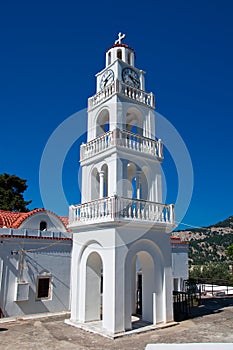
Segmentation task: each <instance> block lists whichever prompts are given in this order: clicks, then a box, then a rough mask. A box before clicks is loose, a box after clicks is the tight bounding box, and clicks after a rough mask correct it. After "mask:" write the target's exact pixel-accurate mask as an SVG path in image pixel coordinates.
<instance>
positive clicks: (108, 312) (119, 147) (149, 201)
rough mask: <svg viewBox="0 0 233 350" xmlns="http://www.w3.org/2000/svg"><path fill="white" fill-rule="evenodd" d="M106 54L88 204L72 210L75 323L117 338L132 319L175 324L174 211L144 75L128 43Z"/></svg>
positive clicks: (91, 128)
mask: <svg viewBox="0 0 233 350" xmlns="http://www.w3.org/2000/svg"><path fill="white" fill-rule="evenodd" d="M124 38H125V35H124V34H121V33H119V34H118V40H116V41H115V44H114V45H113V46H112V47H110V49H108V50H107V52H106V64H105V68H104V69H103V70H102V71H101V72H99V73H97V74H96V94H95V95H94V96H92V97H90V98H89V99H88V130H87V131H88V132H87V143H86V144H83V145H82V146H81V149H80V164H81V167H82V201H81V202H82V203H81V204H79V205H72V206H71V207H70V214H69V220H70V225H69V227H70V228H71V230H72V231H73V253H72V275H71V276H72V277H71V284H72V293H71V295H72V300H71V319H70V323H73V324H80V323H85V324H86V325H87V326H88V323H89V322H90V321H99V323H100V325H101V329H103V331H104V332H107V333H108V334H111V335H114V334H116V333H119V332H124V331H126V330H128V329H131V328H132V322H131V315H132V314H135V313H140V314H141V318H142V319H143V320H145V321H149V322H151V323H152V324H156V323H161V322H162V323H167V322H170V321H172V320H173V305H172V273H171V244H170V235H169V232H171V230H172V229H173V228H174V226H175V224H174V206H173V205H167V204H162V182H161V181H162V176H161V162H162V160H163V151H162V142H161V140H160V139H157V138H156V137H155V113H154V109H155V99H154V95H153V94H152V93H147V92H146V91H145V79H144V76H145V72H144V71H143V70H140V69H138V68H136V67H135V52H134V50H133V49H132V48H130V47H129V46H128V45H126V44H124V43H122V40H123V39H124Z"/></svg>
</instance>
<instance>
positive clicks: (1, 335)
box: [0, 297, 233, 350]
mask: <svg viewBox="0 0 233 350" xmlns="http://www.w3.org/2000/svg"><path fill="white" fill-rule="evenodd" d="M192 316H193V317H192V318H191V319H189V320H186V321H182V322H180V323H179V324H178V325H176V326H173V327H170V328H165V329H159V330H152V331H148V332H146V333H139V334H133V335H128V336H124V337H122V338H117V339H115V340H111V339H108V338H105V337H102V336H100V335H95V334H92V333H89V332H86V331H83V330H82V329H78V328H75V327H71V326H68V325H66V324H65V323H64V319H65V318H67V315H63V316H56V317H46V318H37V319H30V320H29V319H28V320H18V321H16V322H9V323H6V322H4V323H1V322H0V349H4V350H8V349H15V350H17V349H25V350H26V349H30V350H31V349H33V350H37V349H40V350H42V349H67V350H69V349H76V350H86V349H88V350H92V349H93V350H94V349H95V350H101V349H105V350H108V349H110V350H111V349H117V350H120V349H122V350H134V349H135V350H142V349H145V347H146V345H147V344H148V343H208V342H213V343H221V342H222V343H233V298H232V297H224V298H217V297H215V298H212V297H207V298H204V299H202V305H201V306H199V307H196V308H194V309H193V311H192ZM232 349H233V344H232Z"/></svg>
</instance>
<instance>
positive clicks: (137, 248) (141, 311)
mask: <svg viewBox="0 0 233 350" xmlns="http://www.w3.org/2000/svg"><path fill="white" fill-rule="evenodd" d="M125 271H126V273H125V307H126V309H125V328H126V329H131V328H132V315H137V316H138V317H139V318H140V319H142V320H143V321H147V322H150V323H158V322H163V321H164V315H165V304H164V302H165V300H164V292H163V288H164V283H163V279H164V265H163V264H162V257H161V252H160V250H159V248H158V247H156V246H155V245H154V244H152V243H150V242H148V241H147V240H142V241H140V242H139V241H138V242H137V243H136V244H135V245H134V246H133V247H131V248H130V250H129V252H128V255H127V258H126V260H125Z"/></svg>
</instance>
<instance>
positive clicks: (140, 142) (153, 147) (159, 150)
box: [80, 129, 163, 160]
mask: <svg viewBox="0 0 233 350" xmlns="http://www.w3.org/2000/svg"><path fill="white" fill-rule="evenodd" d="M113 146H120V147H124V148H127V149H130V150H135V151H138V152H141V153H145V154H150V155H152V156H155V157H158V158H160V159H163V144H162V141H161V140H158V141H157V140H152V139H149V138H147V137H143V136H140V135H137V134H134V133H131V132H129V131H125V130H120V129H115V130H113V131H109V132H107V133H105V134H103V135H101V136H98V137H97V138H95V139H94V140H91V141H89V142H87V143H86V144H82V145H81V147H80V160H84V159H87V158H89V157H91V156H94V155H96V154H98V153H100V152H103V151H104V150H107V149H109V148H111V147H113Z"/></svg>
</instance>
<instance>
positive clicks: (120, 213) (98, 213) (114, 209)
mask: <svg viewBox="0 0 233 350" xmlns="http://www.w3.org/2000/svg"><path fill="white" fill-rule="evenodd" d="M69 210H70V212H69V225H70V226H72V225H73V226H75V225H79V224H84V223H87V224H90V223H100V222H106V221H108V222H109V221H132V220H134V221H140V222H150V223H160V224H167V225H174V223H175V218H174V205H173V204H169V205H167V204H161V203H156V202H150V201H144V200H138V199H129V198H125V197H118V196H113V197H107V198H102V199H96V200H93V201H91V202H88V203H83V204H78V205H72V206H70V209H69Z"/></svg>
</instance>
